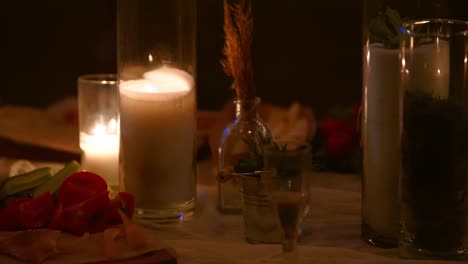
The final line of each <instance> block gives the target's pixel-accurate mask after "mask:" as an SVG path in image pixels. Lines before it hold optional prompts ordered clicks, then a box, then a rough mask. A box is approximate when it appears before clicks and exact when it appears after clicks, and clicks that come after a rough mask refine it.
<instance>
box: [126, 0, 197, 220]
mask: <svg viewBox="0 0 468 264" xmlns="http://www.w3.org/2000/svg"><path fill="white" fill-rule="evenodd" d="M117 3H118V74H119V75H118V77H119V95H120V135H121V138H120V140H121V141H120V143H121V144H120V163H119V164H120V175H119V178H120V188H121V189H122V190H125V191H128V192H131V193H133V194H134V195H135V216H136V217H137V219H138V220H148V221H156V222H173V221H179V220H183V219H184V218H185V217H187V216H191V215H192V214H193V213H194V210H195V204H196V182H197V180H196V156H195V154H196V144H195V140H196V137H195V135H196V109H197V106H196V86H195V83H196V80H195V76H196V60H195V54H196V52H195V51H196V41H195V40H196V38H195V36H196V13H197V12H196V1H195V0H171V1H167V0H119V1H118V2H117Z"/></svg>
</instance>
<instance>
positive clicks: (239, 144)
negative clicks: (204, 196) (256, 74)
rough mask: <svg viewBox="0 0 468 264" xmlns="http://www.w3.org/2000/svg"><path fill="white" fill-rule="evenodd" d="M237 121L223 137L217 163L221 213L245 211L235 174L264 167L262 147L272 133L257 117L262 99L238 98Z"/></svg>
mask: <svg viewBox="0 0 468 264" xmlns="http://www.w3.org/2000/svg"><path fill="white" fill-rule="evenodd" d="M234 103H235V105H236V118H235V119H234V121H233V122H232V123H231V124H230V125H228V126H227V127H226V129H225V130H224V132H223V135H222V137H221V144H220V147H219V150H218V151H219V163H218V209H219V211H220V212H221V213H227V214H239V213H241V212H242V201H241V193H240V190H239V187H240V186H239V179H238V177H237V176H235V175H239V174H242V173H252V172H255V171H259V170H261V169H262V168H263V146H264V145H266V144H268V143H270V142H271V138H272V137H271V132H270V129H269V128H268V127H267V125H266V124H265V123H264V122H263V121H262V120H261V119H260V118H259V117H258V115H257V106H258V105H259V104H260V98H258V97H257V98H253V99H238V100H235V101H234Z"/></svg>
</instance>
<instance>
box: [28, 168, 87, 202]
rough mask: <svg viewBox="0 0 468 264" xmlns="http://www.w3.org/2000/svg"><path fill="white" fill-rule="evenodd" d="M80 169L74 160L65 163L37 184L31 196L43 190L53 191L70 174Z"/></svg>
mask: <svg viewBox="0 0 468 264" xmlns="http://www.w3.org/2000/svg"><path fill="white" fill-rule="evenodd" d="M79 169H80V164H79V163H78V162H76V161H72V162H70V163H68V164H67V165H65V167H63V169H61V170H59V171H58V172H57V173H56V174H55V175H54V176H53V177H51V178H50V179H48V180H47V181H46V182H44V183H43V184H41V185H39V186H37V187H36V188H35V189H34V191H33V194H32V195H33V197H37V196H39V195H41V194H43V193H45V192H50V193H51V194H53V193H55V192H56V191H57V190H58V189H59V188H60V185H62V183H63V181H64V180H65V179H66V178H67V177H68V176H70V175H71V174H73V173H75V172H77V171H78V170H79Z"/></svg>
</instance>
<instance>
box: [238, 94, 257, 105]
mask: <svg viewBox="0 0 468 264" xmlns="http://www.w3.org/2000/svg"><path fill="white" fill-rule="evenodd" d="M232 102H233V103H234V104H237V103H242V102H252V103H254V104H260V103H261V102H262V99H261V98H260V97H258V96H255V97H254V98H235V99H234V100H232Z"/></svg>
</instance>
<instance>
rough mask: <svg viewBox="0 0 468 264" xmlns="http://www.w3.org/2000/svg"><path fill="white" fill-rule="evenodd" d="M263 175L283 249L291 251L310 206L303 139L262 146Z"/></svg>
mask: <svg viewBox="0 0 468 264" xmlns="http://www.w3.org/2000/svg"><path fill="white" fill-rule="evenodd" d="M264 155H265V156H264V160H265V168H266V170H271V171H273V173H271V174H269V175H266V176H265V177H264V180H263V181H264V184H265V188H266V189H267V190H268V193H269V195H270V199H271V200H272V202H273V205H274V206H273V208H274V211H275V213H276V215H277V217H278V221H279V222H278V224H279V226H280V227H281V230H282V234H283V237H282V238H283V241H282V245H283V252H290V251H295V249H296V244H297V239H298V236H299V234H300V233H301V231H302V223H303V219H304V217H306V216H307V214H308V212H309V208H310V204H309V201H310V177H312V173H313V170H312V151H311V147H310V145H309V144H307V143H305V142H294V141H285V142H275V143H274V144H272V145H270V146H268V147H266V148H265V153H264Z"/></svg>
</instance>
